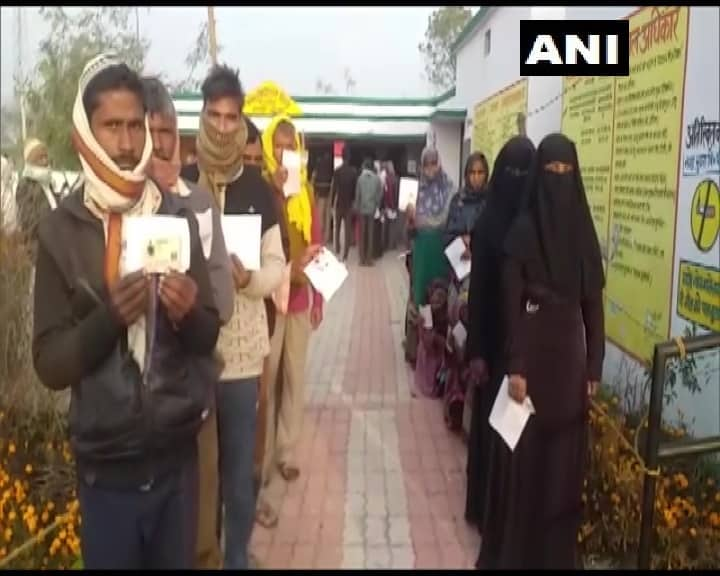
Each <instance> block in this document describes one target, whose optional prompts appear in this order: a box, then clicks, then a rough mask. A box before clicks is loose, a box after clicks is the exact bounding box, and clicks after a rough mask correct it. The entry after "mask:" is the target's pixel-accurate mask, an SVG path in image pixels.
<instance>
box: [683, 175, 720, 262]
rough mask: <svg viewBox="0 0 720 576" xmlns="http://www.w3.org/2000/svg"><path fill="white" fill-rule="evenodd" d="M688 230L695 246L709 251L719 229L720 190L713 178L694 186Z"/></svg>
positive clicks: (703, 250)
mask: <svg viewBox="0 0 720 576" xmlns="http://www.w3.org/2000/svg"><path fill="white" fill-rule="evenodd" d="M690 230H691V231H692V237H693V241H694V242H695V246H697V247H698V249H699V250H701V251H702V252H709V251H710V250H711V249H712V247H713V246H715V242H716V241H717V239H718V231H720V190H718V185H717V184H716V183H715V182H714V181H713V180H703V181H702V182H700V184H698V185H697V188H695V193H694V194H693V199H692V209H691V211H690Z"/></svg>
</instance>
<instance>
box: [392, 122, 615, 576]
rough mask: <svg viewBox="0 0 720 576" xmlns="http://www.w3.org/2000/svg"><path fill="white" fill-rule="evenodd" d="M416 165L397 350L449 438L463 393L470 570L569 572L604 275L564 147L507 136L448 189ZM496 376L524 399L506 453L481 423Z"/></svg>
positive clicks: (432, 155)
mask: <svg viewBox="0 0 720 576" xmlns="http://www.w3.org/2000/svg"><path fill="white" fill-rule="evenodd" d="M421 168H422V174H421V178H420V182H419V189H418V197H417V204H416V205H415V206H410V207H409V210H408V219H409V221H408V225H409V234H410V236H411V239H412V251H411V254H410V257H409V260H408V269H409V272H410V288H411V293H410V297H409V301H408V314H407V322H406V342H405V352H406V359H407V360H408V361H409V362H411V363H412V364H414V366H415V380H414V382H415V388H416V390H417V391H418V392H420V393H422V394H425V395H428V396H433V397H440V398H442V399H443V402H444V408H445V418H446V423H447V425H448V426H449V427H450V428H451V429H453V430H459V429H460V428H461V426H462V418H463V410H464V405H465V395H466V394H471V395H472V402H471V406H472V411H471V423H470V432H469V438H468V464H467V494H466V507H465V518H466V521H467V522H468V523H470V524H472V525H475V526H476V527H477V528H478V529H479V530H480V531H481V533H482V546H481V550H480V554H479V557H478V560H477V564H476V565H477V567H478V568H483V569H508V568H514V569H533V568H534V569H537V568H545V569H547V568H555V569H572V568H576V567H577V559H576V543H577V541H576V539H577V532H578V528H579V526H580V521H581V518H582V488H583V479H584V472H585V469H584V464H585V454H586V444H587V430H588V410H589V398H590V397H591V396H592V395H593V394H594V393H595V391H596V389H597V386H598V382H599V380H600V377H601V371H602V363H603V357H604V341H605V335H604V325H603V301H602V290H603V287H604V270H603V265H602V260H601V257H600V248H599V243H598V240H597V236H596V234H595V228H594V226H593V223H592V219H591V216H590V210H589V207H588V203H587V198H586V195H585V190H584V187H583V182H582V177H581V174H580V169H579V164H578V158H577V152H576V149H575V145H574V143H573V142H572V141H571V140H569V139H568V138H567V137H565V136H563V135H561V134H551V135H549V136H547V137H545V138H544V139H543V141H542V142H541V143H540V145H539V147H538V148H537V150H536V149H535V147H534V145H533V144H532V142H531V141H530V140H529V139H528V138H527V137H525V136H524V135H522V136H515V137H513V138H511V139H510V140H509V141H508V142H506V143H505V145H504V146H503V147H502V149H501V150H500V152H499V154H498V156H497V159H496V160H495V164H494V166H493V171H492V174H490V175H489V174H488V162H487V160H486V158H485V156H484V155H483V154H482V153H474V154H471V155H470V157H469V158H468V160H467V163H466V165H465V173H464V177H465V178H464V185H463V187H462V189H461V190H460V191H459V192H456V190H455V189H454V187H453V184H452V182H451V181H450V180H449V178H448V177H447V175H446V174H445V172H444V171H443V169H442V166H441V163H440V158H439V155H438V153H437V151H436V150H433V149H426V150H425V151H424V152H423V154H422V159H421ZM488 176H489V180H488ZM457 238H461V239H462V242H463V243H464V246H465V252H464V254H462V259H464V260H470V262H471V266H470V273H469V275H468V277H467V278H462V279H459V278H458V277H457V276H456V274H455V272H454V269H453V268H451V267H450V266H449V264H448V259H447V258H446V257H445V254H444V251H445V248H446V247H447V246H448V245H449V244H450V243H451V242H454V241H456V239H457ZM423 308H425V310H423ZM423 312H424V313H423ZM428 315H429V316H430V319H428V317H427V316H428ZM459 324H460V325H462V328H463V330H462V331H461V332H464V333H465V334H466V338H465V339H462V338H458V337H457V333H458V331H457V326H458V325H459ZM559 359H562V361H558V360H559ZM505 378H507V379H508V386H507V389H508V394H509V395H510V397H511V398H512V400H514V401H516V402H519V403H522V402H523V401H525V399H526V398H527V397H529V398H530V399H531V401H532V404H533V407H534V410H535V414H534V415H533V416H532V417H531V418H530V420H529V421H528V424H527V426H526V427H525V429H524V431H523V433H522V436H521V438H520V442H519V444H518V445H517V446H516V447H515V449H514V450H511V449H510V448H509V447H508V446H507V445H506V444H505V442H504V440H503V439H502V437H501V436H500V435H499V433H498V432H496V431H495V430H494V429H493V428H491V426H490V424H489V422H488V420H489V416H490V412H491V409H492V406H493V404H494V403H495V399H496V397H497V395H498V394H499V393H500V390H501V383H502V382H503V380H504V379H505Z"/></svg>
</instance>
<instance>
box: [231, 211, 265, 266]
mask: <svg viewBox="0 0 720 576" xmlns="http://www.w3.org/2000/svg"><path fill="white" fill-rule="evenodd" d="M222 231H223V236H225V246H226V247H227V251H228V254H235V255H236V256H237V257H238V258H239V259H240V262H242V265H243V266H244V267H245V269H246V270H260V266H261V263H260V250H261V247H260V245H261V242H262V216H261V215H260V214H233V215H228V216H223V217H222Z"/></svg>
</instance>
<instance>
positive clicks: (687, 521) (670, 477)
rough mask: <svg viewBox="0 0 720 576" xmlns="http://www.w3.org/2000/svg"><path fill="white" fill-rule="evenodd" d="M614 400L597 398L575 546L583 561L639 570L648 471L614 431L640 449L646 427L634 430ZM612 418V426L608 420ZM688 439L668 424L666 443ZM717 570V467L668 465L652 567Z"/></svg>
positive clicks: (719, 558) (660, 493) (686, 462)
mask: <svg viewBox="0 0 720 576" xmlns="http://www.w3.org/2000/svg"><path fill="white" fill-rule="evenodd" d="M618 404H619V401H618V399H617V398H616V397H613V398H607V397H606V398H600V399H599V400H598V405H599V406H600V407H601V408H602V410H603V411H604V412H605V413H606V414H607V417H606V416H604V415H603V414H602V413H600V412H599V411H598V410H592V411H591V415H590V441H589V445H588V446H589V454H588V457H589V468H588V474H587V476H586V480H585V490H584V493H583V501H584V502H585V505H586V508H585V518H584V522H583V524H582V526H581V529H580V532H579V534H578V542H579V543H580V547H581V550H582V552H583V554H584V556H585V557H586V558H590V557H593V556H600V557H604V558H608V557H609V558H612V559H614V560H616V561H617V562H619V563H621V564H623V565H625V566H626V567H630V566H634V565H635V562H636V557H637V551H638V547H639V539H640V506H641V499H642V487H643V473H642V468H641V465H640V463H639V462H638V461H637V459H636V458H635V456H634V455H633V454H632V452H630V451H629V450H628V449H627V448H626V447H625V445H624V444H623V443H622V442H621V440H620V439H619V438H618V436H617V434H616V433H615V432H614V430H613V427H612V426H611V422H612V424H613V425H614V427H615V428H616V429H617V430H619V431H621V432H622V433H623V435H624V437H625V438H626V439H627V440H628V441H629V442H630V443H631V444H634V445H637V443H638V438H639V437H640V433H641V432H642V431H643V428H646V426H647V425H646V424H645V423H644V422H643V423H641V424H640V426H633V425H631V424H630V423H629V422H630V421H632V420H636V419H628V418H626V417H625V416H624V415H623V413H622V411H621V410H620V409H619V408H618ZM608 419H609V420H610V421H611V422H610V421H609V420H608ZM686 435H687V430H685V429H684V427H683V426H674V427H665V428H664V429H663V436H664V439H665V440H667V439H669V438H675V439H678V438H682V437H685V436H686ZM717 566H720V489H719V488H718V475H717V470H716V469H715V470H714V469H713V468H712V466H708V465H706V464H704V463H703V462H702V461H701V462H698V461H697V460H680V461H674V462H668V463H667V464H666V465H665V466H663V467H662V469H661V476H660V478H659V479H658V483H657V490H656V499H655V516H654V519H653V537H652V567H653V568H656V569H671V568H672V569H711V568H715V567H717Z"/></svg>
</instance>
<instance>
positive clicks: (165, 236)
mask: <svg viewBox="0 0 720 576" xmlns="http://www.w3.org/2000/svg"><path fill="white" fill-rule="evenodd" d="M189 268H190V228H189V227H188V223H187V220H186V219H185V218H181V217H175V216H127V217H125V218H123V221H122V252H121V256H120V274H121V275H123V276H124V275H126V274H130V273H132V272H136V271H138V270H144V271H145V272H146V273H148V274H167V273H168V272H170V271H173V270H174V271H176V272H186V271H187V270H188V269H189Z"/></svg>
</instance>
